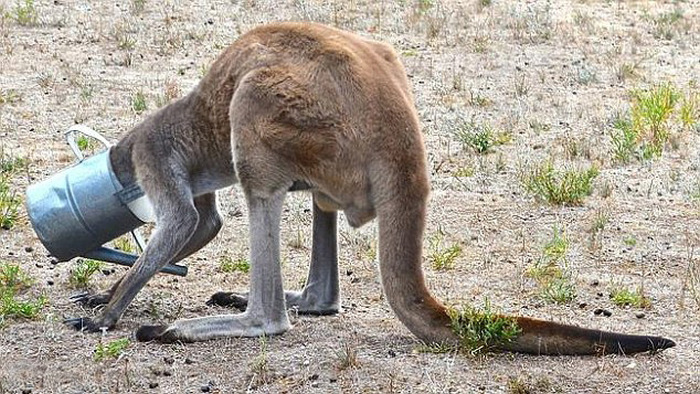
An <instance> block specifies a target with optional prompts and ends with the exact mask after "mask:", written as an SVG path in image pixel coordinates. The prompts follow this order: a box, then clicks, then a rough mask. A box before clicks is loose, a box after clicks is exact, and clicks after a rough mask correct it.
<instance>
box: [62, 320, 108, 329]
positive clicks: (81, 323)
mask: <svg viewBox="0 0 700 394" xmlns="http://www.w3.org/2000/svg"><path fill="white" fill-rule="evenodd" d="M63 324H65V325H67V326H68V327H71V328H73V329H74V330H77V331H87V332H101V331H103V330H109V329H110V328H111V327H109V326H106V325H104V324H99V323H96V322H94V321H93V320H92V319H90V318H87V317H76V318H73V319H65V320H64V321H63Z"/></svg>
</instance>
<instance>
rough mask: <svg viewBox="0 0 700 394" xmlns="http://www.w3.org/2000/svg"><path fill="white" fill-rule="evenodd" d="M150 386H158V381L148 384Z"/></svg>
mask: <svg viewBox="0 0 700 394" xmlns="http://www.w3.org/2000/svg"><path fill="white" fill-rule="evenodd" d="M148 387H149V388H152V389H154V388H156V387H158V382H151V383H149V384H148Z"/></svg>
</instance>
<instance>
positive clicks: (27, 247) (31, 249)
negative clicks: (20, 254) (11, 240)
mask: <svg viewBox="0 0 700 394" xmlns="http://www.w3.org/2000/svg"><path fill="white" fill-rule="evenodd" d="M24 251H25V252H27V253H32V252H33V251H34V248H32V247H31V246H25V247H24Z"/></svg>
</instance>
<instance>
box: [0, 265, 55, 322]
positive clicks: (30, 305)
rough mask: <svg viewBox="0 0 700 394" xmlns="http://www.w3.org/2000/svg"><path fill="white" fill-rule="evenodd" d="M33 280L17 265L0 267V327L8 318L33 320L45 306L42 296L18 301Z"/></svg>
mask: <svg viewBox="0 0 700 394" xmlns="http://www.w3.org/2000/svg"><path fill="white" fill-rule="evenodd" d="M33 282H34V280H33V279H32V278H31V277H29V275H27V274H26V273H25V272H24V271H23V270H22V269H21V268H20V267H19V266H18V265H14V264H1V265H0V326H2V325H4V323H5V321H6V320H7V319H9V318H24V319H33V318H35V317H37V316H38V315H39V312H40V311H41V309H42V308H43V307H44V305H46V298H45V297H44V296H43V295H42V296H40V297H39V298H38V299H36V300H28V301H26V300H20V299H19V298H18V297H19V295H20V293H21V292H22V291H24V290H26V289H28V288H29V287H30V286H31V285H32V284H33Z"/></svg>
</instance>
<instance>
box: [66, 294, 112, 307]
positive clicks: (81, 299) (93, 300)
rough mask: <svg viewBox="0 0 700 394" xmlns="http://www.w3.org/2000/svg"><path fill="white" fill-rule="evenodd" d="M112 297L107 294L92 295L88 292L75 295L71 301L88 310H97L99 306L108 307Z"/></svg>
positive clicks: (71, 297)
mask: <svg viewBox="0 0 700 394" xmlns="http://www.w3.org/2000/svg"><path fill="white" fill-rule="evenodd" d="M109 299H110V295H109V294H105V293H100V294H90V293H88V292H84V293H79V294H74V295H72V296H70V300H71V301H73V302H75V303H77V304H80V305H82V306H84V307H87V308H95V307H97V306H101V305H106V304H108V303H109Z"/></svg>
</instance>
